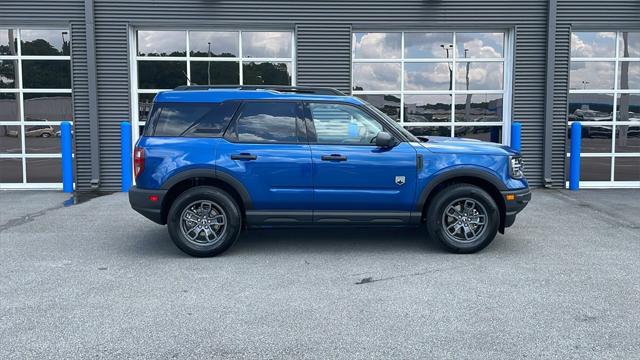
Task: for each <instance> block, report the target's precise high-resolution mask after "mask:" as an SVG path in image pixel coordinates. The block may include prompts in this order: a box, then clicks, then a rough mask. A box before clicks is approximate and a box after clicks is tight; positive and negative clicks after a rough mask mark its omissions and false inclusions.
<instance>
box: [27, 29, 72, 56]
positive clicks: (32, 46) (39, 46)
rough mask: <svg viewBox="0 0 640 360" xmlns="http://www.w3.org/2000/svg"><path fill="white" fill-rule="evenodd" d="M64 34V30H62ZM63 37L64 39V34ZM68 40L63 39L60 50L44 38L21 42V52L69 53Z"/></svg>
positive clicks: (32, 53) (39, 53)
mask: <svg viewBox="0 0 640 360" xmlns="http://www.w3.org/2000/svg"><path fill="white" fill-rule="evenodd" d="M63 34H66V32H63ZM62 36H63V39H64V35H62ZM69 46H70V44H69V41H66V40H63V43H62V51H60V50H58V49H56V48H55V47H54V46H53V45H51V44H50V43H49V42H48V41H46V40H44V39H35V40H33V41H23V42H22V53H23V54H29V55H69Z"/></svg>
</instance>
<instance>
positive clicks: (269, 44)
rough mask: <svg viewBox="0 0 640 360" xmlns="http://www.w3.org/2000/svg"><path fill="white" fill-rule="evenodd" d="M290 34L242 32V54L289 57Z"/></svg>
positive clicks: (261, 56)
mask: <svg viewBox="0 0 640 360" xmlns="http://www.w3.org/2000/svg"><path fill="white" fill-rule="evenodd" d="M291 36H292V35H291V32H278V31H262V32H243V33H242V56H243V57H253V58H290V57H291Z"/></svg>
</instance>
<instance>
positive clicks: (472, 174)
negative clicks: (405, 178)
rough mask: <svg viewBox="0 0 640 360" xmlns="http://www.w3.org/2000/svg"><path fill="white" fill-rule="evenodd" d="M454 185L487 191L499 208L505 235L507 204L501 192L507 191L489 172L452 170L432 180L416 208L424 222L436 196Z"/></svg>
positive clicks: (471, 169)
mask: <svg viewBox="0 0 640 360" xmlns="http://www.w3.org/2000/svg"><path fill="white" fill-rule="evenodd" d="M453 184H470V185H475V186H477V187H479V188H481V189H483V190H485V191H486V192H487V193H488V194H489V195H490V196H491V198H493V200H494V201H495V202H496V205H497V206H498V209H499V211H500V227H499V231H500V233H504V228H505V217H506V204H505V201H504V199H503V198H502V193H501V191H504V190H506V187H505V186H504V184H503V183H502V181H500V179H499V178H498V177H497V176H495V175H493V174H491V173H489V172H488V171H484V170H480V169H474V168H465V169H460V168H458V169H452V170H448V171H444V172H443V173H441V174H438V175H436V176H435V177H434V178H432V179H431V180H430V181H429V183H428V184H427V186H425V187H424V189H423V190H422V192H421V193H420V197H419V198H418V204H417V206H416V210H417V211H420V212H421V214H422V217H421V219H422V220H424V219H425V218H426V217H427V215H428V214H427V211H428V208H429V206H428V205H429V204H430V201H431V200H432V199H433V198H434V197H435V196H436V194H438V193H439V192H440V191H443V190H444V189H446V188H447V187H448V186H450V185H453Z"/></svg>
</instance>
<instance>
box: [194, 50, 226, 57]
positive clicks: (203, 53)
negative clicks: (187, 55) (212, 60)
mask: <svg viewBox="0 0 640 360" xmlns="http://www.w3.org/2000/svg"><path fill="white" fill-rule="evenodd" d="M191 56H192V57H236V55H234V54H232V53H228V52H223V53H220V54H216V53H214V52H210V53H207V52H206V51H192V52H191Z"/></svg>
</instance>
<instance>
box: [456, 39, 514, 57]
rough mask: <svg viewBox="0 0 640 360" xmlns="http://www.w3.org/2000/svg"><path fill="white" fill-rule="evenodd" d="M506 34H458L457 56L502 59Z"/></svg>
mask: <svg viewBox="0 0 640 360" xmlns="http://www.w3.org/2000/svg"><path fill="white" fill-rule="evenodd" d="M503 48H504V33H456V56H457V57H458V58H465V51H464V50H465V49H467V54H466V57H467V58H501V57H502V56H503Z"/></svg>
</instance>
